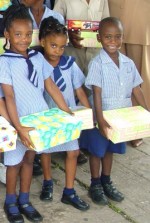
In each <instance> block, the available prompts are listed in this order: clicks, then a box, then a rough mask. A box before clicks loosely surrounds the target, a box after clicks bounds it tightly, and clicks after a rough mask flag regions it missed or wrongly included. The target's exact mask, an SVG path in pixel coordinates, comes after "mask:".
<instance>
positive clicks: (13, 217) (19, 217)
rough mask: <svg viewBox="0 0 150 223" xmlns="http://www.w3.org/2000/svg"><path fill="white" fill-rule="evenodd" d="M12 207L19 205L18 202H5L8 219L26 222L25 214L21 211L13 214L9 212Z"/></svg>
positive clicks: (21, 222)
mask: <svg viewBox="0 0 150 223" xmlns="http://www.w3.org/2000/svg"><path fill="white" fill-rule="evenodd" d="M11 207H17V208H18V206H17V204H16V203H14V204H4V211H5V213H6V216H7V219H8V221H9V222H10V223H24V219H23V216H22V215H21V214H20V212H18V213H16V214H12V213H10V212H9V209H10V208H11Z"/></svg>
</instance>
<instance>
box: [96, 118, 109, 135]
mask: <svg viewBox="0 0 150 223" xmlns="http://www.w3.org/2000/svg"><path fill="white" fill-rule="evenodd" d="M98 128H99V131H100V133H101V134H102V135H103V136H104V137H105V138H107V139H108V136H107V135H108V134H107V132H108V129H110V128H111V126H110V125H109V124H108V123H107V122H106V120H105V119H102V120H101V121H100V123H98Z"/></svg>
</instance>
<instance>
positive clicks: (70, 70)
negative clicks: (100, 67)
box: [44, 56, 85, 153]
mask: <svg viewBox="0 0 150 223" xmlns="http://www.w3.org/2000/svg"><path fill="white" fill-rule="evenodd" d="M59 72H60V73H61V75H62V77H63V81H64V83H62V85H63V84H65V88H64V89H63V90H61V89H62V88H61V86H58V84H57V82H56V79H55V75H57V74H58V73H59ZM50 77H51V78H52V80H53V81H54V82H55V83H56V84H57V86H58V87H59V89H60V90H61V93H62V94H63V96H64V99H65V101H66V103H67V105H68V106H69V107H71V106H72V107H73V106H75V105H76V102H75V96H74V90H76V89H78V88H80V87H81V86H82V85H83V84H84V81H85V77H84V74H83V73H82V71H81V70H80V68H79V67H78V65H77V64H76V63H75V59H74V58H73V57H70V56H61V59H60V62H59V64H58V65H57V67H54V73H52V75H51V76H50ZM45 100H46V102H47V104H48V106H49V108H54V107H57V105H56V104H55V103H54V101H53V100H52V98H51V97H49V95H48V94H47V92H45ZM77 149H79V145H78V140H73V141H70V142H67V143H64V144H61V145H59V146H55V147H53V148H51V149H50V150H45V151H44V152H45V153H51V152H57V151H71V150H77Z"/></svg>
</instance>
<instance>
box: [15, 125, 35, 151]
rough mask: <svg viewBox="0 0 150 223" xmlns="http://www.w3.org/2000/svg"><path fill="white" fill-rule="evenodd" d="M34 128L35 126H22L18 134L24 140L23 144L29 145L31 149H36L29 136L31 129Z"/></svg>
mask: <svg viewBox="0 0 150 223" xmlns="http://www.w3.org/2000/svg"><path fill="white" fill-rule="evenodd" d="M32 130H34V128H32V127H24V126H21V128H20V129H19V130H17V131H18V134H19V136H20V139H21V141H22V144H23V145H24V146H26V147H28V148H29V149H34V148H35V147H34V144H33V143H32V141H31V139H30V136H29V131H32Z"/></svg>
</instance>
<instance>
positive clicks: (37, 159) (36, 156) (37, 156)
mask: <svg viewBox="0 0 150 223" xmlns="http://www.w3.org/2000/svg"><path fill="white" fill-rule="evenodd" d="M34 161H35V163H37V164H38V165H39V166H41V155H39V154H36V155H35V157H34Z"/></svg>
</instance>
